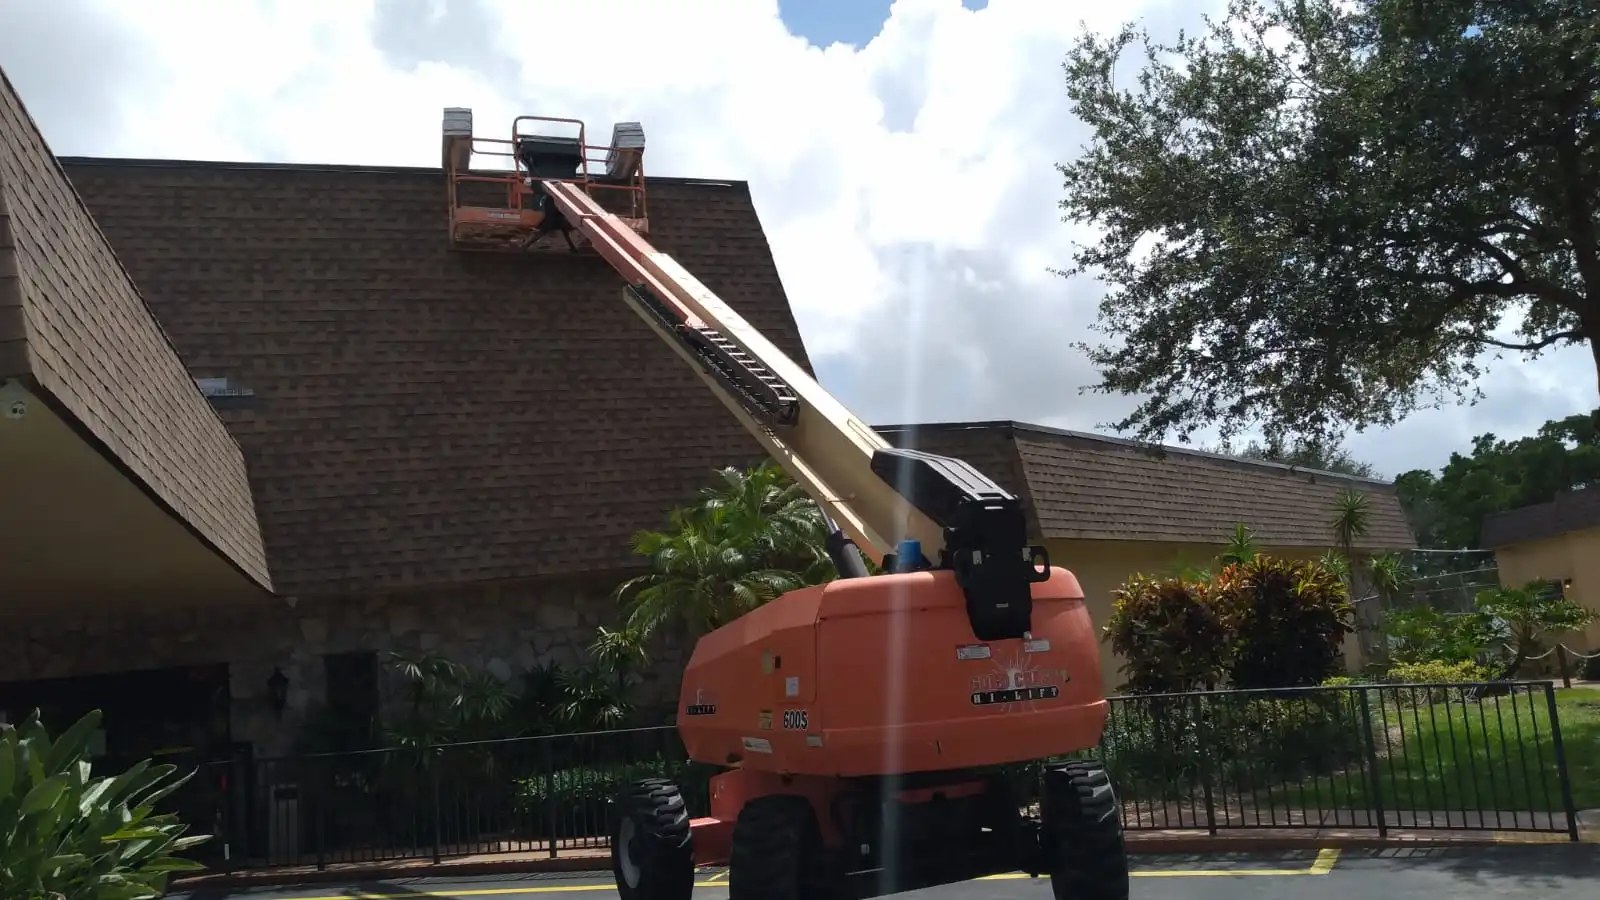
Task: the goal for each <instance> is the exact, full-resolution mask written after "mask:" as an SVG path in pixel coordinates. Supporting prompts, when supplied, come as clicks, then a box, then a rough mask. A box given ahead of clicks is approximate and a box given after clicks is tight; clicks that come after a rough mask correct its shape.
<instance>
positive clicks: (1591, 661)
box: [1578, 656, 1600, 681]
mask: <svg viewBox="0 0 1600 900" xmlns="http://www.w3.org/2000/svg"><path fill="white" fill-rule="evenodd" d="M1578 677H1579V678H1582V679H1583V680H1584V681H1600V656H1591V657H1589V658H1588V659H1586V660H1584V661H1583V665H1582V667H1581V668H1579V670H1578Z"/></svg>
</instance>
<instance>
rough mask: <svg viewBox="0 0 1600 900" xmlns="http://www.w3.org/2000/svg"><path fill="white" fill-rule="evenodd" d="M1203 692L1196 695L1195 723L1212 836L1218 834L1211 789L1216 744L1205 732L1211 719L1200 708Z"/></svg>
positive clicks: (1201, 783) (1203, 789)
mask: <svg viewBox="0 0 1600 900" xmlns="http://www.w3.org/2000/svg"><path fill="white" fill-rule="evenodd" d="M1201 697H1202V695H1201V694H1195V695H1194V724H1195V728H1196V730H1198V731H1200V734H1198V735H1197V737H1199V738H1200V740H1199V741H1198V747H1199V750H1200V791H1201V794H1202V795H1203V796H1204V797H1205V801H1206V831H1207V832H1208V833H1209V834H1210V835H1211V836H1212V837H1216V836H1217V806H1216V797H1215V794H1213V792H1212V789H1211V749H1210V748H1211V747H1213V746H1215V745H1214V744H1213V743H1212V742H1211V740H1210V735H1207V734H1205V727H1206V726H1205V723H1206V722H1208V721H1210V720H1209V718H1208V717H1206V716H1205V715H1204V710H1202V709H1201V708H1200V699H1201Z"/></svg>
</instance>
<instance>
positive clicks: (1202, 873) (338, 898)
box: [293, 850, 1339, 900]
mask: <svg viewBox="0 0 1600 900" xmlns="http://www.w3.org/2000/svg"><path fill="white" fill-rule="evenodd" d="M1338 861H1339V851H1338V850H1321V851H1318V852H1317V859H1316V861H1315V862H1313V863H1312V864H1311V868H1309V869H1181V870H1180V869H1154V870H1148V871H1144V872H1133V873H1132V876H1133V877H1134V878H1216V877H1224V876H1241V877H1249V876H1261V875H1326V874H1328V873H1329V872H1331V871H1333V866H1334V864H1335V863H1337V862H1338ZM1027 877H1029V876H1027V875H1024V874H1023V873H1021V872H1008V873H1006V874H1004V875H988V876H985V877H983V878H980V879H978V880H979V881H1005V880H1010V879H1015V878H1027ZM727 879H728V872H727V870H726V869H724V870H722V871H721V872H718V873H717V874H715V875H712V876H711V877H710V878H707V879H704V880H701V881H696V882H695V886H696V887H726V886H727V884H728V881H727ZM615 890H616V887H614V886H613V885H610V884H552V885H547V886H544V887H514V888H475V889H473V890H458V891H450V890H445V891H406V892H405V893H401V894H369V893H361V894H329V895H328V896H325V897H295V898H293V900H415V898H418V897H437V898H441V900H442V898H450V897H513V896H521V895H529V894H581V893H594V892H596V891H615Z"/></svg>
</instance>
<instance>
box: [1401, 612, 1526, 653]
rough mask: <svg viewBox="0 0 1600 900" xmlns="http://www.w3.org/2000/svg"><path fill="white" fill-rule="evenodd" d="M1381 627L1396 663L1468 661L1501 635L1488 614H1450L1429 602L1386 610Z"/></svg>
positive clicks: (1494, 642)
mask: <svg viewBox="0 0 1600 900" xmlns="http://www.w3.org/2000/svg"><path fill="white" fill-rule="evenodd" d="M1383 631H1384V633H1385V634H1387V635H1388V637H1389V658H1390V659H1392V660H1394V661H1395V662H1397V663H1425V662H1429V661H1442V662H1449V663H1464V662H1471V661H1473V660H1476V659H1478V658H1479V657H1480V656H1482V655H1483V654H1484V653H1485V652H1486V651H1488V649H1489V648H1490V647H1491V646H1493V645H1494V644H1496V643H1497V642H1498V640H1499V639H1501V636H1500V635H1499V633H1498V631H1497V629H1496V627H1495V624H1494V620H1493V619H1492V618H1491V617H1490V616H1487V615H1484V614H1483V613H1464V614H1456V615H1451V614H1447V613H1444V612H1441V611H1440V610H1438V609H1435V608H1434V607H1431V606H1413V607H1410V608H1408V609H1397V610H1394V611H1392V612H1390V613H1388V614H1387V616H1385V619H1384V623H1383Z"/></svg>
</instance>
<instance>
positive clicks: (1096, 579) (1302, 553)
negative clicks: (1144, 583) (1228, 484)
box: [1045, 540, 1325, 692]
mask: <svg viewBox="0 0 1600 900" xmlns="http://www.w3.org/2000/svg"><path fill="white" fill-rule="evenodd" d="M1045 549H1046V550H1048V551H1049V552H1050V563H1051V564H1052V565H1056V566H1060V567H1062V568H1064V569H1068V570H1070V571H1071V572H1072V573H1073V574H1074V575H1076V576H1078V583H1079V584H1080V585H1082V586H1083V595H1084V599H1085V602H1086V603H1087V604H1088V607H1089V615H1090V616H1091V617H1092V618H1093V619H1094V626H1095V628H1096V629H1097V630H1100V629H1104V628H1105V624H1106V620H1107V619H1108V618H1109V617H1110V615H1111V593H1112V592H1113V591H1115V590H1116V589H1117V588H1119V587H1121V586H1122V585H1123V584H1124V583H1126V582H1127V580H1128V578H1129V577H1130V576H1132V575H1134V574H1137V573H1144V574H1147V575H1156V574H1162V573H1166V572H1168V571H1171V570H1173V569H1175V568H1177V567H1178V566H1179V565H1180V564H1186V565H1193V566H1201V567H1203V566H1206V565H1208V564H1210V562H1211V560H1213V559H1215V558H1216V556H1217V554H1218V553H1220V552H1222V549H1223V546H1222V545H1221V544H1187V543H1165V542H1155V541H1082V540H1078V541H1067V540H1047V541H1045ZM1260 549H1261V552H1263V553H1266V554H1269V555H1271V556H1277V557H1282V558H1285V559H1306V558H1311V557H1317V556H1321V555H1322V554H1323V553H1324V552H1325V551H1323V550H1320V549H1313V548H1306V547H1295V548H1288V549H1285V548H1280V547H1262V548H1260ZM1121 668H1122V657H1121V656H1119V655H1117V654H1115V653H1113V652H1111V647H1110V645H1109V644H1107V643H1106V642H1105V641H1101V643H1100V672H1101V677H1103V678H1104V679H1105V689H1106V690H1107V691H1111V692H1114V691H1116V689H1117V686H1118V685H1120V684H1122V682H1123V680H1124V679H1125V677H1126V676H1124V675H1123V673H1122V672H1121Z"/></svg>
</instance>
